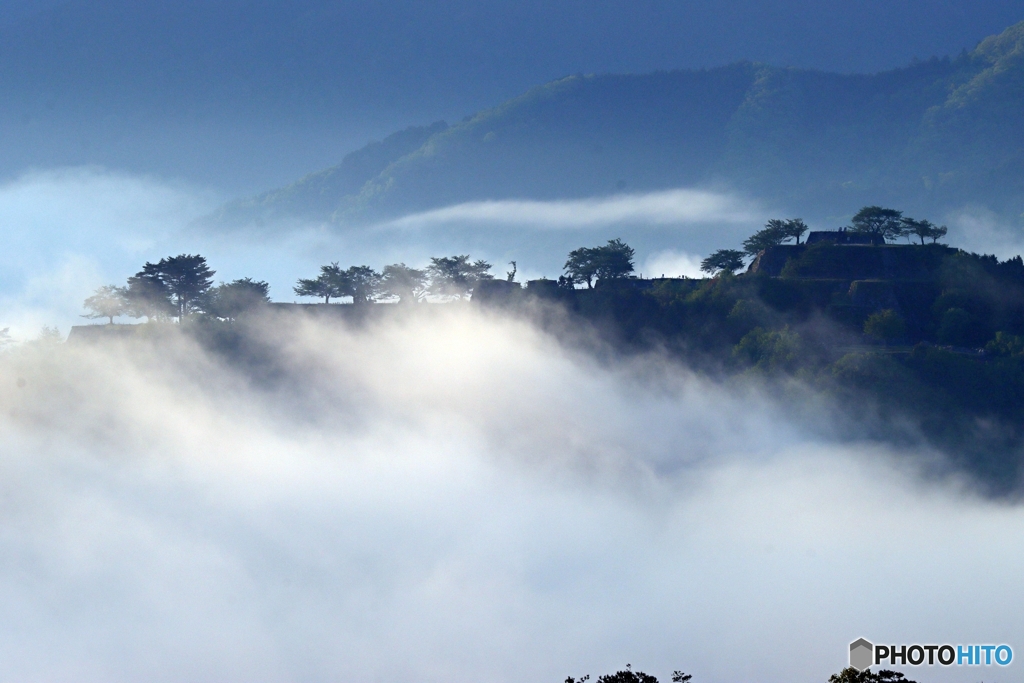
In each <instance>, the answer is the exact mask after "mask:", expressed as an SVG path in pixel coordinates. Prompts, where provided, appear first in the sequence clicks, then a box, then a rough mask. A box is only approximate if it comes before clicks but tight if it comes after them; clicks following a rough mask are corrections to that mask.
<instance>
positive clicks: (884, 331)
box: [864, 308, 907, 343]
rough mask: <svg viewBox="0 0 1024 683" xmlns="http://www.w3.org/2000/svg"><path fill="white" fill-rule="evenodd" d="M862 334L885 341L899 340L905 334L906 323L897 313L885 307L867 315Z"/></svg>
mask: <svg viewBox="0 0 1024 683" xmlns="http://www.w3.org/2000/svg"><path fill="white" fill-rule="evenodd" d="M864 334H866V335H868V336H869V337H874V338H875V339H878V340H879V341H883V342H886V343H892V342H896V341H900V340H901V339H904V338H905V337H906V336H907V323H906V321H905V320H904V319H903V316H901V315H900V314H899V313H897V312H896V311H894V310H892V309H891V308H886V309H885V310H881V311H878V312H877V313H872V314H871V315H870V316H868V319H867V320H866V321H865V322H864Z"/></svg>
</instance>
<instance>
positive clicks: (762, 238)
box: [743, 218, 789, 256]
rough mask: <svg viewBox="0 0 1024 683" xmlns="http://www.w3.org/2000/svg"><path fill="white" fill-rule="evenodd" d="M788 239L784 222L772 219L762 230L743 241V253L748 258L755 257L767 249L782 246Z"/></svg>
mask: <svg viewBox="0 0 1024 683" xmlns="http://www.w3.org/2000/svg"><path fill="white" fill-rule="evenodd" d="M788 238H789V235H788V234H787V232H786V221H784V220H781V219H778V218H773V219H771V220H770V221H768V223H766V224H765V226H764V227H763V228H762V229H760V230H758V231H757V232H755V233H754V234H753V235H751V236H750V237H748V238H747V239H745V240H743V251H745V252H746V253H747V254H748V255H750V256H757V255H758V254H759V253H761V252H762V251H764V250H765V249H767V248H768V247H774V246H776V245H778V244H782V243H783V242H785V241H786V240H787V239H788Z"/></svg>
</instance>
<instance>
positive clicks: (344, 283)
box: [294, 261, 349, 304]
mask: <svg viewBox="0 0 1024 683" xmlns="http://www.w3.org/2000/svg"><path fill="white" fill-rule="evenodd" d="M348 290H349V282H348V277H347V276H346V273H345V271H343V270H342V269H341V266H339V265H338V262H337V261H335V262H334V263H331V264H329V265H326V266H320V275H318V276H317V277H316V278H314V279H311V280H303V279H299V281H298V283H297V284H296V285H295V287H294V291H295V294H297V295H298V296H315V297H321V296H322V297H323V298H324V303H325V304H329V303H331V297H334V298H339V297H342V296H345V295H346V294H347V293H348Z"/></svg>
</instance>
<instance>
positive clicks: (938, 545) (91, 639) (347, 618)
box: [0, 306, 1024, 683]
mask: <svg viewBox="0 0 1024 683" xmlns="http://www.w3.org/2000/svg"><path fill="white" fill-rule="evenodd" d="M267 329H268V330H270V331H268V332H267V337H268V338H267V339H266V340H265V343H266V344H267V345H268V348H270V349H271V350H272V352H273V353H272V355H271V357H272V358H273V359H274V362H275V367H274V370H273V372H269V373H268V372H260V373H256V377H258V378H259V379H246V377H245V375H243V374H242V373H239V372H237V371H235V370H230V369H229V368H228V367H226V366H225V364H224V363H222V362H219V361H217V360H216V359H214V358H213V357H211V356H209V355H207V354H206V353H204V352H202V351H201V350H199V349H198V348H196V347H194V346H192V345H190V344H189V343H187V342H185V341H179V342H176V343H170V342H168V343H164V344H163V345H159V346H157V347H155V350H152V351H150V352H144V351H142V350H136V351H134V352H128V351H126V350H124V349H118V348H115V347H111V348H90V347H82V346H75V345H64V346H53V347H45V346H42V347H22V348H20V349H16V350H14V351H11V352H8V353H6V354H4V355H3V356H2V357H0V516H2V523H0V604H2V605H3V606H4V609H3V610H0V680H10V681H50V680H75V681H143V680H144V681H183V680H188V681H218V682H223V681H297V680H302V681H336V680H342V681H363V680H365V681H380V682H381V683H390V682H392V681H394V682H396V683H397V682H403V683H404V682H406V681H426V682H430V681H436V682H438V683H441V682H460V681H465V682H466V683H470V682H474V683H475V682H476V681H497V682H505V681H508V682H509V683H512V682H520V681H530V682H536V683H545V682H551V683H559V682H560V681H562V680H564V679H565V677H566V676H567V675H570V674H571V675H574V676H578V675H581V674H584V673H590V674H591V676H592V679H596V676H597V675H598V674H602V673H610V672H612V671H614V670H615V669H617V668H621V667H622V666H624V665H625V664H626V663H627V662H629V663H631V664H633V666H634V668H640V669H643V670H644V671H648V672H650V673H654V674H656V675H658V676H659V678H661V679H662V680H663V681H667V680H669V675H670V673H671V671H672V670H673V669H683V670H684V671H687V672H689V673H691V674H693V675H694V681H695V683H705V682H722V683H725V682H735V681H745V680H746V681H751V680H756V681H763V682H768V683H770V682H774V681H778V682H779V683H783V682H787V683H788V682H790V681H809V682H813V681H819V682H821V683H824V681H826V680H827V678H828V675H829V674H831V673H834V672H836V671H838V670H839V669H841V668H842V667H843V666H845V663H846V648H847V644H848V643H849V642H850V641H851V640H854V639H855V638H858V637H861V636H865V637H867V638H869V639H876V641H875V642H890V641H891V642H953V643H957V642H1000V643H1002V642H1009V643H1010V644H1011V645H1013V646H1014V647H1015V650H1016V651H1021V652H1024V649H1022V650H1017V648H1021V647H1022V645H1024V644H1022V643H1020V642H1018V641H1014V638H1016V637H1017V636H1018V634H1019V633H1021V631H1022V626H1024V616H1021V613H1020V610H1019V605H1020V603H1021V600H1022V598H1024V587H1022V584H1021V582H1020V580H1019V567H1020V565H1021V562H1022V560H1024V534H1021V530H1022V529H1024V510H1022V509H1020V508H1019V507H1014V506H1005V505H998V504H994V503H991V502H986V501H983V500H979V499H977V498H973V497H971V496H970V495H968V494H965V493H963V492H962V490H961V488H960V487H958V486H957V484H956V482H946V483H930V484H923V483H921V481H920V480H919V479H918V478H917V477H916V476H915V474H914V468H913V467H912V465H911V464H910V463H911V462H912V456H913V455H914V454H907V453H903V454H897V453H891V452H889V451H887V450H886V449H884V448H881V447H878V446H873V445H870V444H860V445H858V444H845V445H843V444H839V443H833V442H830V441H828V440H825V439H822V438H820V437H811V436H808V435H806V434H805V433H804V432H803V431H802V429H801V428H800V426H799V425H797V424H794V423H792V422H790V421H788V420H787V419H786V418H785V417H784V412H783V411H782V410H780V409H779V408H778V407H776V406H774V405H773V403H772V401H771V399H770V397H767V396H764V395H762V394H760V393H759V392H757V391H756V390H752V389H749V388H742V387H735V388H727V387H723V386H719V385H717V384H714V383H711V382H709V381H707V380H703V379H700V378H698V377H696V376H694V375H692V374H690V373H689V372H687V371H685V370H683V369H681V368H679V367H677V366H675V365H672V364H670V363H667V362H665V361H663V360H661V359H658V358H656V357H649V358H645V359H634V360H629V361H626V360H623V361H610V362H603V363H599V362H597V361H595V360H593V359H592V358H590V357H588V356H585V355H582V354H579V353H577V352H574V351H571V350H567V349H566V348H563V347H562V346H560V345H559V344H558V343H556V342H555V341H554V340H553V339H552V338H550V337H548V336H546V335H545V334H543V333H541V332H539V331H537V330H536V329H535V328H533V327H531V326H530V325H529V324H527V323H525V322H521V321H515V320H509V319H502V318H497V317H492V316H488V315H484V314H481V313H479V312H477V311H475V310H473V309H471V308H469V307H462V306H452V307H448V308H446V309H441V308H432V309H431V310H430V311H429V312H427V313H425V312H423V311H422V310H421V315H412V316H408V317H402V316H395V317H393V318H392V319H391V320H390V321H382V322H379V323H377V324H374V325H371V326H369V327H367V328H365V329H362V330H352V329H347V328H344V327H340V326H332V325H328V324H326V323H320V324H305V325H299V326H296V325H295V324H294V323H291V324H284V323H278V324H276V325H274V326H270V327H268V328H267ZM267 378H269V379H267ZM1018 666H1019V665H1017V664H1016V663H1015V664H1014V665H1013V667H1011V669H1010V670H1006V671H1002V672H995V674H996V675H995V676H992V677H990V676H989V675H988V673H985V680H989V679H990V678H993V679H997V680H1004V679H1011V678H1014V677H1015V676H1014V675H1012V674H1013V672H1014V671H1015V670H1016V669H1017V668H1018ZM958 673H962V672H958V671H927V672H924V673H920V672H915V673H914V674H911V677H914V678H917V680H922V681H945V680H959V678H958V677H957V674H958ZM972 673H973V672H972ZM1004 673H1005V674H1011V675H1005V676H1003V675H1002V674H1004ZM917 674H919V675H917Z"/></svg>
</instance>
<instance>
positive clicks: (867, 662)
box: [850, 638, 875, 671]
mask: <svg viewBox="0 0 1024 683" xmlns="http://www.w3.org/2000/svg"><path fill="white" fill-rule="evenodd" d="M874 659H875V646H874V645H872V644H871V643H869V642H868V641H867V640H865V639H864V638H858V639H857V640H855V641H853V642H852V643H850V666H852V667H853V668H854V669H856V670H857V671H864V669H867V668H868V667H869V666H871V665H872V664H873V663H874Z"/></svg>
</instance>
